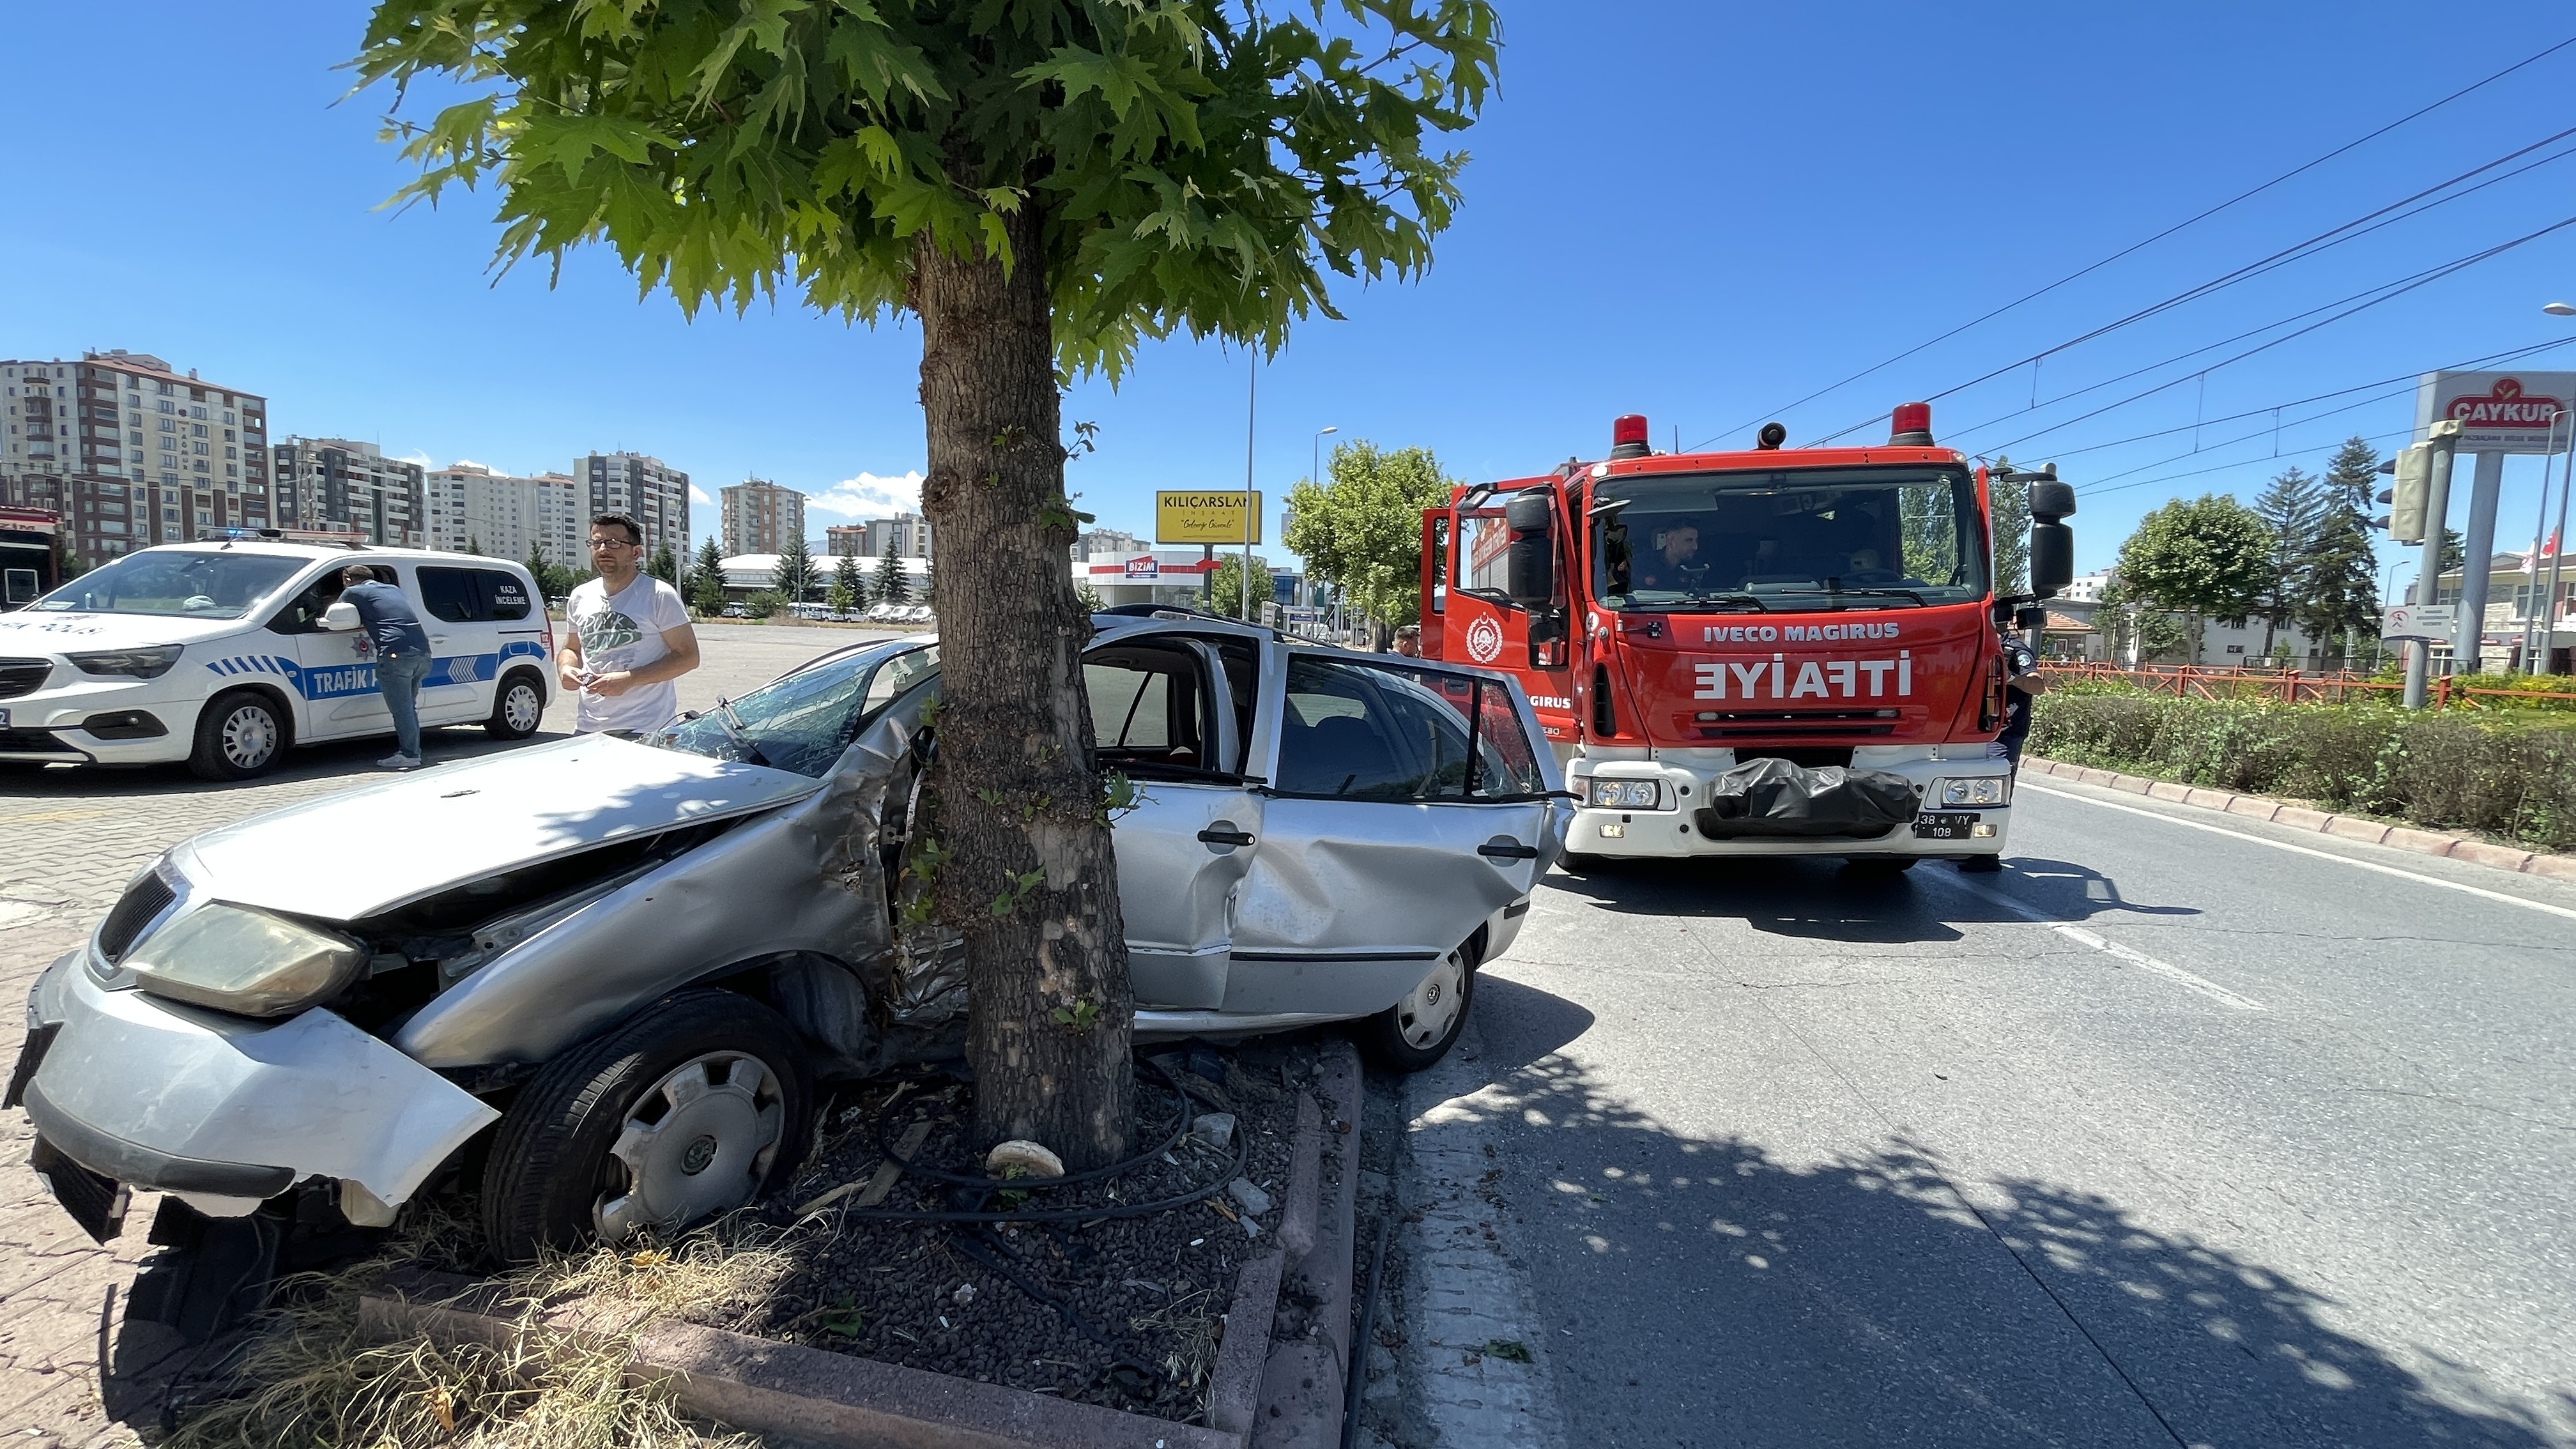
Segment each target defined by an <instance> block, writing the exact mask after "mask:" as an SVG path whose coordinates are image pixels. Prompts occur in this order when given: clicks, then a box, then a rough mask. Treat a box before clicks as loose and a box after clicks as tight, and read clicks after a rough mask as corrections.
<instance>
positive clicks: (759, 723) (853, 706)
mask: <svg viewBox="0 0 2576 1449" xmlns="http://www.w3.org/2000/svg"><path fill="white" fill-rule="evenodd" d="M938 672H939V649H938V647H937V646H936V645H931V646H927V647H925V646H923V645H918V644H909V643H891V644H882V645H878V646H877V647H875V648H872V649H862V650H859V651H858V652H856V653H853V654H845V655H842V656H840V657H839V658H837V659H827V660H825V661H823V662H822V663H820V664H814V665H809V666H807V667H806V668H803V669H800V670H797V671H796V672H795V673H793V674H790V675H788V676H787V677H786V678H784V679H779V680H776V681H773V682H771V683H769V684H764V685H762V686H761V687H760V688H758V689H755V690H753V691H752V692H751V693H749V694H746V695H744V696H743V697H742V698H740V699H737V700H733V701H731V702H729V703H726V704H720V705H718V706H717V707H716V708H714V709H711V710H708V711H706V712H705V713H703V714H698V715H694V716H692V717H690V718H688V719H684V720H682V721H680V722H679V723H678V724H675V725H673V726H671V727H670V728H669V729H667V730H665V731H663V732H662V733H661V734H660V735H659V736H657V737H656V738H655V743H657V744H660V745H663V746H665V747H667V748H670V749H674V750H685V751H687V752H688V753H690V754H693V755H705V756H708V757H709V758H711V759H718V760H742V761H745V762H748V763H750V764H755V765H767V766H769V767H771V768H772V769H779V770H793V771H795V772H796V773H797V774H800V775H811V776H814V777H815V778H817V779H820V778H821V777H822V776H824V775H826V774H829V773H830V772H831V769H832V765H833V763H834V762H835V761H837V760H839V759H840V758H841V751H842V750H844V749H846V748H848V747H849V743H850V741H852V740H854V739H856V738H858V735H859V731H861V730H863V729H866V728H867V727H868V726H869V725H870V724H873V723H875V721H876V717H877V716H878V715H880V714H882V713H884V712H885V707H886V706H887V705H889V704H892V703H894V702H895V701H896V700H897V699H900V698H902V697H903V695H904V694H905V693H906V692H907V691H909V690H911V689H912V688H913V687H914V686H916V685H918V684H920V683H921V682H922V681H923V680H926V679H929V678H931V677H932V676H933V675H936V674H937V673H938Z"/></svg>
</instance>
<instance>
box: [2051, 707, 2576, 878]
mask: <svg viewBox="0 0 2576 1449" xmlns="http://www.w3.org/2000/svg"><path fill="white" fill-rule="evenodd" d="M2035 705H2036V708H2035V710H2034V712H2033V714H2032V718H2031V730H2030V750H2031V753H2033V754H2035V755H2040V756H2043V757H2045V758H2047V759H2051V760H2060V761H2064V762H2066V763H2069V764H2077V765H2089V766H2092V767H2094V768H2096V769H2104V770H2122V771H2126V772H2128V773H2130V774H2137V775H2153V776H2157V777H2159V778H2162V779H2169V780H2180V781H2184V782H2187V783H2190V784H2194V785H2207V786H2210V787H2211V788H2214V789H2220V790H2233V791H2236V792H2239V793H2242V794H2253V795H2283V796H2288V797H2291V798H2293V799H2300V800H2314V801H2317V802H2318V803H2319V804H2320V805H2323V806H2324V807H2326V808H2328V809H2331V810H2345V811H2352V812H2355V813H2360V814H2368V815H2377V816H2382V817H2385V818H2389V819H2396V820H2404V821H2407V822H2409V823H2411V824H2415V825H2421V826H2425V827H2428V828H2432V829H2452V830H2477V831H2483V832H2485V833H2486V834H2489V835H2492V836H2495V837H2497V838H2499V839H2503V840H2511V841H2514V842H2516V843H2518V844H2522V845H2527V846H2533V847H2536V848H2539V849H2544V850H2571V849H2576V728H2570V727H2568V726H2567V725H2564V724H2560V723H2558V722H2557V720H2556V719H2554V718H2551V719H2548V720H2547V722H2546V723H2544V722H2542V721H2540V720H2534V719H2530V718H2528V717H2526V718H2523V719H2518V720H2517V719H2507V718H2503V717H2500V716H2499V714H2498V713H2496V712H2490V711H2479V712H2477V713H2475V714H2458V713H2451V712H2444V713H2441V714H2428V713H2422V712H2410V711H2407V710H2404V709H2400V708H2397V707H2394V706H2390V705H2385V704H2342V705H2325V704H2298V705H2285V704H2275V703H2267V702H2260V701H2252V700H2226V701H2219V700H2207V699H2176V698H2174V697H2173V696H2171V695H2158V694H2148V693H2145V692H2143V691H2137V690H2125V689H2103V688H2098V687H2081V686H2079V687H2073V688H2062V689H2056V690H2051V691H2050V692H2049V693H2047V694H2044V695H2041V696H2040V697H2039V698H2038V700H2036V701H2035ZM2516 713H2521V712H2518V711H2517V712H2516Z"/></svg>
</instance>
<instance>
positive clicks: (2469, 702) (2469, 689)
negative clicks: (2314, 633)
mask: <svg viewBox="0 0 2576 1449" xmlns="http://www.w3.org/2000/svg"><path fill="white" fill-rule="evenodd" d="M2043 667H2044V669H2045V671H2046V672H2047V674H2048V675H2049V677H2051V678H2052V679H2064V680H2082V681H2087V682H2096V683H2105V684H2125V685H2128V686H2130V687H2131V688H2134V689H2142V690H2145V691H2147V692H2148V693H2150V694H2169V695H2172V696H2174V697H2175V698H2177V699H2214V700H2243V699H2259V700H2270V701H2273V702H2276V703H2280V704H2345V703H2349V702H2351V701H2353V700H2355V699H2378V698H2383V697H2385V698H2395V697H2398V696H2402V695H2403V694H2405V692H2406V685H2405V682H2404V681H2402V680H2395V679H2381V678H2377V677H2375V676H2372V675H2367V674H2356V673H2354V672H2353V671H2351V670H2349V669H2339V670H2335V671H2333V672H2330V673H2329V672H2323V671H2308V670H2298V669H2248V668H2244V667H2231V668H2225V669H2211V668H2205V667H2203V666H2200V665H2196V664H2149V665H2143V666H2141V667H2139V668H2136V669H2124V668H2121V667H2120V666H2119V665H2116V664H2105V663H2100V662H2096V661H2093V660H2067V661H2051V662H2049V663H2047V664H2045V665H2044V666H2043ZM2431 700H2432V707H2433V708H2435V709H2437V710H2438V709H2448V708H2450V707H2451V706H2452V705H2453V704H2458V705H2459V706H2461V707H2462V708H2483V709H2492V708H2495V707H2497V706H2499V705H2508V704H2531V705H2537V704H2542V703H2547V704H2552V705H2566V706H2576V691H2570V692H2561V691H2554V690H2550V691H2544V690H2533V689H2487V688H2479V687H2473V686H2470V685H2465V684H2461V683H2460V682H2458V681H2457V680H2456V679H2454V678H2452V677H2451V676H2449V675H2444V676H2442V677H2440V678H2438V679H2435V680H2433V681H2432V692H2431Z"/></svg>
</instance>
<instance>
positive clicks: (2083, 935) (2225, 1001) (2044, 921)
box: [1932, 876, 2268, 1011]
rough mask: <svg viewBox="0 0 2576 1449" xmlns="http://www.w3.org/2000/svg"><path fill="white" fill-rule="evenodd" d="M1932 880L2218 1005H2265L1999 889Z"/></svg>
mask: <svg viewBox="0 0 2576 1449" xmlns="http://www.w3.org/2000/svg"><path fill="white" fill-rule="evenodd" d="M1932 880H1933V881H1934V882H1937V883H1938V884H1940V885H1944V886H1950V887H1954V888H1956V889H1958V890H1962V891H1965V892H1967V893H1968V894H1969V895H1972V896H1975V897H1976V898H1977V899H1979V900H1981V901H1990V902H1992V903H1993V904H1995V905H1999V906H2001V907H2003V908H2004V909H2005V910H2008V911H2010V912H2012V913H2013V914H2014V915H2016V916H2019V917H2021V918H2022V919H2023V920H2025V921H2030V922H2032V923H2034V924H2037V925H2042V926H2046V927H2048V928H2049V929H2050V930H2052V931H2055V932H2056V933H2057V934H2059V935H2061V936H2064V937H2065V938H2066V939H2068V940H2070V941H2073V942H2074V943H2075V944H2077V945H2079V946H2084V947H2087V948H2089V949H2092V950H2095V951H2100V952H2103V953H2104V954H2106V955H2109V956H2112V957H2115V958H2117V959H2119V960H2122V961H2126V962H2128V963H2129V964H2130V965H2132V966H2135V967H2137V968H2138V969H2139V970H2141V971H2146V972H2150V973H2152V974H2154V975H2157V976H2161V977H2163V978H2165V979H2166V980H2167V981H2170V982H2172V983H2173V984H2175V985H2176V986H2179V987H2181V988H2183V989H2184V990H2186V991H2197V992H2199V993H2200V994H2201V995H2203V996H2206V997H2208V998H2209V999H2210V1000H2212V1001H2215V1002H2217V1003H2218V1004H2219V1005H2221V1006H2229V1007H2234V1008H2235V1009H2236V1010H2238V1011H2263V1010H2267V1009H2268V1008H2266V1007H2265V1006H2264V1005H2263V1003H2261V1002H2259V1001H2256V1000H2255V999H2254V998H2252V997H2250V996H2239V995H2237V994H2236V993H2235V992H2233V991H2230V990H2228V989H2227V988H2226V987H2224V986H2221V985H2219V984H2218V983H2217V982H2215V981H2212V980H2210V979H2209V978H2208V977H2206V976H2201V975H2196V974H2194V973H2192V972H2189V971H2185V970H2184V969H2182V968H2181V967H2179V966H2176V965H2174V964H2173V963H2172V962H2170V961H2159V960H2157V959H2156V958H2155V957H2153V956H2150V955H2148V954H2147V953H2146V952H2144V951H2140V950H2136V949H2133V948H2131V947H2128V946H2123V945H2121V944H2120V943H2119V942H2117V941H2114V940H2111V939H2110V938H2109V937H2107V936H2104V935H2102V934H2101V933H2100V932H2098V931H2088V930H2086V929H2085V928H2083V927H2082V926H2076V925H2069V924H2068V923H2066V922H2064V921H2060V920H2058V919H2057V918H2055V917H2054V916H2051V915H2049V914H2048V913H2047V912H2046V911H2043V910H2040V909H2039V908H2038V907H2036V906H2030V905H2025V904H2023V903H2022V902H2020V901H2017V900H2014V899H2013V898H2012V897H2011V896H2008V895H2005V894H2004V893H2003V892H2002V891H1999V890H1987V889H1984V888H1982V887H1979V886H1973V885H1970V884H1968V883H1967V882H1966V881H1963V880H1957V879H1951V880H1943V879H1942V878H1941V877H1939V876H1934V877H1932Z"/></svg>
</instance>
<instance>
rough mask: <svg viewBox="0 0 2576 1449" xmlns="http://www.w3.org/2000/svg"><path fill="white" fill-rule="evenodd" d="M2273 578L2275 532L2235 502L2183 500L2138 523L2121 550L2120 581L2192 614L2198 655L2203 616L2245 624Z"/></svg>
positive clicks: (2207, 496)
mask: <svg viewBox="0 0 2576 1449" xmlns="http://www.w3.org/2000/svg"><path fill="white" fill-rule="evenodd" d="M2272 577H2273V572H2272V533H2271V530H2270V529H2268V528H2265V527H2264V526H2263V520H2262V519H2261V518H2259V517H2257V516H2256V515H2255V513H2254V511H2253V510H2252V509H2250V508H2247V507H2246V506H2245V505H2244V504H2242V503H2239V502H2237V501H2236V500H2235V499H2233V498H2227V497H2223V496H2220V495H2218V494H2213V493H2204V494H2202V495H2201V496H2200V497H2199V498H2197V499H2192V500H2184V499H2180V498H2177V499H2175V500H2174V501H2172V502H2171V503H2168V504H2166V505H2164V506H2163V507H2162V508H2159V509H2157V510H2155V511H2154V512H2153V513H2150V514H2148V515H2147V516H2146V517H2145V518H2142V519H2140V520H2138V529H2137V532H2135V533H2132V534H2130V535H2129V539H2128V542H2126V543H2123V544H2121V545H2120V582H2121V583H2122V584H2123V585H2125V586H2126V587H2127V589H2128V590H2129V592H2130V593H2131V594H2132V595H2133V596H2134V597H2136V598H2138V599H2141V600H2144V601H2145V602H2147V603H2150V604H2153V605H2154V606H2156V607H2157V608H2161V609H2173V610H2177V611H2180V612H2182V613H2186V614H2189V615H2191V617H2192V630H2191V634H2192V638H2191V650H2192V653H2193V656H2194V657H2195V658H2196V657H2197V656H2198V654H2199V650H2200V621H2201V620H2202V619H2204V618H2214V619H2220V620H2224V621H2226V622H2227V623H2230V624H2242V623H2244V622H2245V621H2246V619H2248V618H2250V617H2251V616H2252V615H2253V614H2254V612H2255V610H2256V609H2257V608H2258V607H2260V605H2261V602H2262V599H2263V596H2264V591H2265V589H2266V588H2267V587H2268V585H2269V584H2270V582H2271V580H2272Z"/></svg>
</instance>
